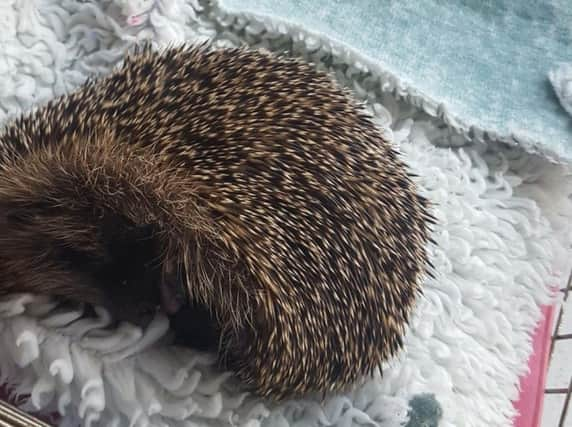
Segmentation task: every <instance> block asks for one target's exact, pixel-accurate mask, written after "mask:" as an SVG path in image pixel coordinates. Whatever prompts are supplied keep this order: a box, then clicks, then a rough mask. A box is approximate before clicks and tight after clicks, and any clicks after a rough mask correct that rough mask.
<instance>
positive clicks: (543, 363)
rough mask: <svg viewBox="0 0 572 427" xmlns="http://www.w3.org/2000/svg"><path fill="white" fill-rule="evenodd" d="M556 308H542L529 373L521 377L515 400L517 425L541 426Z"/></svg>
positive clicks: (518, 426)
mask: <svg viewBox="0 0 572 427" xmlns="http://www.w3.org/2000/svg"><path fill="white" fill-rule="evenodd" d="M554 310H555V307H554V306H544V307H543V308H542V314H543V316H542V320H541V322H540V323H539V324H538V326H537V327H536V330H535V331H534V336H533V341H532V346H533V348H532V354H531V355H530V358H529V360H528V366H529V373H528V374H527V375H525V376H523V377H521V379H520V396H519V400H518V401H517V402H514V407H515V409H516V410H517V412H518V415H517V416H516V418H515V420H514V426H515V427H540V422H541V420H542V406H543V403H544V387H545V385H546V374H547V371H548V360H549V358H550V342H551V341H550V340H551V336H552V335H551V331H552V321H553V319H554Z"/></svg>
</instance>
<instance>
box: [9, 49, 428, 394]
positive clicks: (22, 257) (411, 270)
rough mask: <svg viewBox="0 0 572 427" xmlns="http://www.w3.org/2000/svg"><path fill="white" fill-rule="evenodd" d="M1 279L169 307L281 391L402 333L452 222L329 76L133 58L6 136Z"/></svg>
mask: <svg viewBox="0 0 572 427" xmlns="http://www.w3.org/2000/svg"><path fill="white" fill-rule="evenodd" d="M0 222H1V224H2V227H1V229H0V230H1V231H0V271H1V272H2V277H1V279H0V295H6V294H11V293H16V292H17V293H21V292H31V293H36V294H47V295H52V296H56V297H60V298H63V299H70V300H73V301H79V302H84V303H88V304H94V305H103V306H106V307H108V308H109V309H110V311H111V312H112V313H115V314H116V315H118V316H119V317H120V318H121V317H122V316H123V317H124V318H132V319H133V318H137V317H138V316H141V315H143V314H145V313H148V312H150V311H152V310H154V309H155V308H156V307H157V306H160V307H161V308H162V310H164V311H165V312H166V313H167V314H168V315H169V316H170V317H171V319H172V321H173V324H174V325H175V326H176V328H175V329H177V328H180V330H181V331H182V332H181V336H183V337H184V339H185V342H186V343H187V344H189V345H191V346H196V347H198V348H205V349H212V350H214V351H216V352H217V354H218V357H219V360H220V363H221V365H222V366H224V367H225V368H228V369H231V370H233V371H234V372H235V373H236V374H237V376H238V377H239V378H240V379H241V380H242V381H243V383H244V384H245V385H247V386H248V387H249V388H250V389H252V390H254V391H255V392H257V393H259V394H260V395H263V396H270V397H272V398H275V399H281V398H285V397H291V396H296V395H300V394H304V393H308V392H322V393H325V392H332V391H338V390H342V389H344V388H346V387H347V386H349V385H351V384H353V383H355V382H356V381H359V380H360V379H361V378H363V377H365V376H367V375H369V374H371V373H372V372H373V371H374V370H375V369H377V368H378V367H379V365H380V364H381V363H382V362H383V361H385V360H387V359H389V358H390V357H392V356H393V355H395V354H396V352H397V351H398V350H399V349H400V348H401V347H402V340H403V336H404V332H405V328H406V326H407V323H408V318H409V316H410V313H411V310H412V307H413V306H414V303H415V301H416V299H417V297H418V295H419V294H420V291H421V282H422V280H423V277H424V275H425V274H426V273H427V271H428V269H429V262H428V254H427V248H426V245H427V242H428V241H429V227H430V224H431V223H433V218H432V216H431V214H430V213H429V209H428V203H427V201H426V200H425V199H424V198H423V197H422V196H420V195H419V194H418V191H417V189H416V186H415V185H414V183H413V181H412V179H411V178H410V175H408V172H407V170H406V167H405V165H404V163H403V162H402V161H401V160H400V159H399V157H398V155H397V153H396V151H395V150H394V148H392V146H391V144H390V143H389V142H388V141H387V140H385V139H384V137H383V136H382V134H381V133H380V131H379V130H378V129H377V128H376V126H375V125H374V124H373V122H372V120H371V118H370V117H369V116H368V114H367V113H366V112H365V111H364V110H363V109H362V107H361V106H360V105H359V104H358V103H357V102H356V101H354V100H353V99H352V97H351V95H350V94H349V93H348V92H347V91H346V90H344V89H342V88H340V87H339V86H338V85H337V84H336V83H335V82H334V81H333V79H331V78H330V77H329V76H328V75H327V74H325V73H322V72H319V71H317V70H315V69H314V68H313V67H312V66H310V65H308V64H305V63H303V62H301V61H298V60H294V59H290V58H286V57H279V56H274V55H272V54H270V53H266V52H259V51H250V50H247V49H242V48H241V49H219V48H213V47H210V46H208V45H201V46H184V47H177V48H169V49H165V50H163V51H160V52H155V51H153V50H152V49H150V48H144V49H141V50H139V51H137V52H136V53H134V54H130V55H128V56H127V57H126V59H125V61H124V63H123V64H122V66H120V67H119V68H117V69H116V70H114V71H113V72H112V73H110V74H109V75H108V76H105V77H103V78H98V79H94V80H91V81H88V82H87V83H86V84H85V85H83V86H82V87H81V88H79V89H78V90H77V91H75V92H73V93H71V94H68V95H66V96H63V97H61V98H58V99H56V100H53V101H51V102H49V103H48V104H46V105H44V106H42V107H41V108H39V109H38V110H36V111H35V112H32V113H30V114H27V115H25V116H22V117H20V118H18V119H16V120H14V121H13V122H12V123H10V124H9V125H8V126H7V127H6V128H5V129H4V130H3V132H2V133H0Z"/></svg>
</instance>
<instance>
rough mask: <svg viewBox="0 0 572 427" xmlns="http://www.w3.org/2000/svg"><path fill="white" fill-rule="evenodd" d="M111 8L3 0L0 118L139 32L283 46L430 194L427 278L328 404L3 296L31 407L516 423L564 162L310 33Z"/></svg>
mask: <svg viewBox="0 0 572 427" xmlns="http://www.w3.org/2000/svg"><path fill="white" fill-rule="evenodd" d="M120 12H121V10H120V7H119V5H118V4H116V3H114V2H112V1H94V0H85V1H72V0H62V1H60V0H37V1H34V0H2V1H0V21H1V22H0V76H1V78H0V121H2V122H4V121H6V120H9V119H10V118H11V117H14V115H16V114H17V113H19V112H21V111H24V110H29V109H30V108H32V107H33V106H34V105H37V104H38V103H43V102H45V101H47V100H48V99H50V98H52V97H53V96H55V95H58V94H62V93H64V92H66V91H69V90H72V89H73V88H74V87H77V86H78V85H80V84H81V83H82V82H83V81H84V80H85V79H86V78H87V77H88V76H89V75H93V74H101V73H106V72H108V71H109V70H110V69H111V68H112V67H113V66H114V65H116V64H117V63H118V61H120V59H121V55H122V53H123V51H124V49H125V48H127V47H128V46H129V45H131V44H133V43H134V42H136V41H137V40H138V39H142V38H151V39H153V40H154V41H156V42H157V43H158V44H165V43H177V42H181V41H185V40H197V41H198V40H201V39H204V38H211V39H214V40H216V41H217V42H218V43H223V44H233V43H234V44H236V43H242V42H245V43H248V44H250V45H252V46H257V47H265V48H267V49H270V50H274V51H283V50H287V51H289V52H290V53H292V54H295V55H300V56H303V57H305V58H306V59H308V60H310V61H312V62H314V63H316V64H317V66H318V67H321V68H324V69H328V70H330V71H331V72H333V73H334V74H335V76H336V77H337V78H338V79H339V80H340V81H341V82H342V83H344V84H346V85H349V86H350V87H352V88H353V89H354V90H355V93H356V96H357V97H359V98H361V99H363V100H365V101H366V102H367V105H368V108H370V109H371V110H372V111H373V112H374V114H375V116H376V118H377V120H378V122H379V124H380V125H381V126H384V127H386V129H387V132H388V133H390V132H391V133H392V134H393V137H394V141H395V144H397V145H398V146H399V147H400V150H401V152H402V153H403V156H404V158H405V160H406V161H407V163H408V164H409V165H410V167H411V168H412V169H413V171H414V172H416V173H417V174H418V175H419V178H418V180H419V183H420V185H421V187H422V188H423V191H424V193H425V194H426V195H427V197H429V198H430V199H431V200H432V201H433V202H434V203H435V204H436V209H435V214H436V216H437V218H438V222H439V223H438V226H437V227H436V230H435V234H434V238H435V240H436V242H437V245H436V246H435V247H433V248H432V251H431V254H432V262H433V264H434V265H435V269H436V273H437V274H436V277H435V279H431V280H428V281H427V283H426V285H425V295H424V297H423V298H422V300H421V302H420V304H419V306H418V307H417V310H416V313H415V316H414V319H413V321H412V325H411V329H410V331H409V333H408V336H407V339H406V351H405V352H403V354H402V355H401V357H400V358H399V360H395V361H392V362H391V363H390V364H388V366H387V367H386V369H385V370H384V375H383V378H379V377H376V378H373V379H372V380H370V381H368V382H367V383H366V384H365V385H363V386H360V387H358V388H357V389H356V390H355V391H354V392H352V393H349V394H347V395H342V396H329V397H328V398H327V399H326V400H325V401H323V402H322V401H321V400H319V399H314V398H310V397H309V398H307V399H305V400H300V401H292V402H285V403H282V404H280V405H272V404H270V403H269V402H265V401H261V400H259V399H257V398H255V397H252V396H246V395H245V394H243V393H241V392H240V389H239V388H238V387H237V384H236V383H235V381H234V380H233V378H232V377H231V376H230V375H229V374H228V373H222V372H219V371H217V370H216V369H214V368H213V364H212V357H211V356H209V355H205V354H199V353H196V352H192V351H190V350H184V349H180V348H174V347H172V346H170V345H169V336H168V333H167V330H168V324H167V320H166V319H165V318H163V317H157V318H156V319H155V320H154V322H153V323H152V324H151V325H149V327H148V328H147V329H146V330H144V331H141V330H139V329H137V328H135V327H133V326H130V325H126V324H123V325H120V326H119V327H117V328H114V327H108V326H109V325H110V319H109V318H108V316H107V314H106V313H105V311H103V310H99V311H98V314H99V316H100V317H99V318H97V319H85V318H82V310H81V308H74V307H58V306H56V304H55V303H53V302H51V301H48V300H45V299H41V298H33V297H30V296H16V297H14V298H13V299H11V300H9V301H5V302H2V303H0V341H1V343H0V375H1V376H2V378H1V379H2V381H0V382H4V381H9V382H14V383H15V384H16V385H17V391H18V393H22V394H26V393H31V399H30V400H29V402H28V403H27V407H28V408H29V409H30V410H41V411H42V412H44V413H47V412H50V411H57V412H59V413H61V414H62V415H63V421H62V424H63V425H77V424H83V425H102V426H108V425H111V426H113V425H115V426H124V425H125V426H128V425H133V426H161V425H173V426H179V425H180V426H194V425H229V424H234V425H251V426H255V425H260V424H263V425H271V426H288V425H292V426H294V425H296V426H306V425H323V426H326V425H343V426H349V425H371V426H383V427H393V426H399V425H403V424H404V423H406V422H407V419H408V411H409V405H408V402H409V400H410V399H411V397H413V396H415V395H418V394H420V393H426V392H428V393H433V394H434V395H435V396H436V398H437V400H438V402H439V403H440V405H441V407H442V409H443V418H442V421H441V424H440V425H442V426H446V427H449V426H509V425H511V423H510V420H511V417H512V416H513V415H514V410H513V408H512V404H511V400H512V399H514V398H516V397H517V394H518V390H517V384H518V377H519V375H520V374H522V373H523V372H524V371H525V369H526V360H527V358H528V355H529V352H530V337H529V334H530V333H531V331H532V328H533V327H534V325H535V323H536V322H537V321H538V319H539V316H540V310H539V305H540V304H541V303H543V302H547V301H549V300H550V291H549V287H550V286H558V285H560V284H561V282H562V280H561V279H562V276H561V275H559V274H560V273H563V272H564V271H563V270H562V269H564V268H565V267H567V265H566V263H565V261H566V260H567V259H568V257H569V255H570V254H569V253H567V252H566V251H565V250H564V249H563V246H562V243H563V242H564V243H566V242H570V241H571V234H570V228H569V224H570V223H571V222H570V220H571V218H570V217H571V216H572V205H571V203H570V200H569V199H568V194H569V193H570V189H571V188H572V180H571V178H570V176H569V174H568V175H567V171H566V170H565V169H564V167H563V166H554V165H551V164H549V163H548V162H547V161H545V160H543V159H541V158H536V157H532V156H530V155H527V154H525V153H523V152H521V151H518V150H515V149H508V148H505V147H500V146H496V145H495V146H487V145H485V144H483V143H479V144H469V145H467V144H466V141H464V140H462V139H459V137H458V136H456V135H454V134H452V133H451V131H450V130H447V128H446V127H444V126H440V125H441V124H440V123H439V122H436V121H434V120H431V119H429V118H428V117H427V116H425V115H424V114H423V113H422V112H419V111H418V110H416V109H415V108H414V107H412V106H409V105H408V104H407V100H401V101H397V100H395V99H394V98H392V97H390V96H388V95H383V96H382V95H381V91H380V90H379V89H380V87H381V85H383V84H384V82H383V79H382V76H377V75H374V74H371V73H368V72H367V70H365V69H364V67H362V66H360V64H357V63H356V62H355V60H354V58H352V57H351V56H350V55H348V54H346V53H345V52H332V51H331V49H330V48H329V47H328V45H327V43H323V42H322V41H317V40H305V39H304V37H302V36H301V35H300V34H293V33H287V32H285V31H282V29H280V28H271V27H265V26H263V25H261V24H253V23H249V22H247V21H246V20H244V19H243V20H236V19H229V18H224V19H217V16H215V15H213V14H212V13H211V11H210V9H209V8H208V5H207V7H206V8H205V9H204V10H203V9H202V8H201V7H200V6H199V5H198V4H195V3H194V2H192V1H190V2H189V1H185V0H164V1H159V2H158V3H157V5H156V7H155V9H154V10H153V11H152V12H151V15H150V19H149V21H148V22H147V23H146V24H144V25H143V26H141V27H138V28H133V27H128V26H127V25H126V24H125V17H124V16H122V15H121V13H120ZM218 18H220V17H218ZM390 129H391V130H390ZM460 144H463V145H464V147H463V148H455V149H451V148H438V146H443V145H453V146H455V145H460Z"/></svg>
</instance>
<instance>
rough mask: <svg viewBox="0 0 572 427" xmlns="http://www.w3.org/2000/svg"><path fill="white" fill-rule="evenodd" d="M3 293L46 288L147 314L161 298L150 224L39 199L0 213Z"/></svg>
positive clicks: (137, 317)
mask: <svg viewBox="0 0 572 427" xmlns="http://www.w3.org/2000/svg"><path fill="white" fill-rule="evenodd" d="M0 218H1V220H0V221H1V223H2V224H1V225H2V227H1V228H2V233H1V234H0V271H2V272H3V273H4V274H3V276H4V277H3V283H2V284H0V293H10V292H11V291H13V290H15V289H17V291H18V292H34V293H47V294H50V295H56V296H60V297H64V298H66V299H69V300H73V301H77V302H84V303H89V304H101V305H103V306H105V307H106V308H108V309H109V310H110V311H111V312H112V314H114V315H115V317H116V318H118V319H121V320H130V321H136V322H140V321H142V320H143V321H144V320H145V317H146V316H148V315H150V314H151V313H152V312H153V311H154V309H155V308H156V306H157V304H158V303H159V289H158V283H159V281H160V277H161V275H160V271H159V268H158V266H157V265H156V263H154V260H156V259H157V252H156V241H155V240H154V239H153V228H152V227H151V226H133V225H132V224H128V223H127V221H125V220H122V219H119V218H107V217H103V218H98V219H95V218H90V216H89V215H86V214H85V213H79V212H73V211H70V212H66V211H65V210H62V209H52V208H47V207H40V206H37V207H35V208H33V207H30V206H28V207H26V209H15V208H14V207H11V208H5V209H4V214H3V215H1V216H0Z"/></svg>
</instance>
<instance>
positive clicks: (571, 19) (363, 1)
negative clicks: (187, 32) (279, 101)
mask: <svg viewBox="0 0 572 427" xmlns="http://www.w3.org/2000/svg"><path fill="white" fill-rule="evenodd" d="M218 3H219V6H220V7H221V9H222V10H225V11H226V12H229V13H233V14H234V13H246V14H248V15H250V16H254V17H258V18H265V19H267V18H271V19H273V20H275V21H278V20H279V21H286V22H287V23H290V24H295V25H297V26H300V27H301V28H302V29H303V30H304V31H307V32H309V33H313V34H318V35H320V36H321V37H322V38H327V39H330V40H334V41H336V42H337V43H340V44H343V45H345V46H347V47H349V48H351V49H352V50H354V51H355V52H356V53H358V54H359V55H362V56H364V57H366V58H368V59H369V60H370V61H373V62H374V63H375V64H377V65H379V67H380V68H381V69H382V70H384V71H387V72H389V73H390V74H392V75H393V76H395V77H397V78H398V79H399V81H400V82H402V83H405V84H406V85H407V86H408V87H409V88H411V89H414V90H415V93H420V94H421V97H422V99H423V100H424V101H427V102H428V103H429V104H433V105H434V106H435V105H440V104H442V105H444V106H445V109H446V111H447V112H448V113H447V114H448V115H449V116H450V118H453V119H456V121H458V123H460V124H461V125H460V126H459V127H460V128H462V129H463V130H465V131H469V130H470V129H471V128H473V129H474V130H477V131H486V132H489V133H491V134H492V135H493V138H494V139H501V140H517V141H518V142H520V143H522V144H525V145H526V146H527V148H531V147H535V148H540V149H541V150H543V151H545V152H546V153H551V154H552V155H553V156H556V157H559V158H560V159H566V160H572V117H571V116H569V115H568V114H567V113H566V111H565V110H564V109H563V108H562V106H561V105H560V103H559V102H558V98H557V97H556V95H555V93H554V90H553V88H552V86H551V85H550V82H549V79H548V74H549V72H550V71H551V70H552V69H553V68H555V67H557V66H558V64H559V63H560V62H570V61H572V0H540V1H535V0H395V1H391V0H280V1H276V0H219V2H218ZM432 108H433V107H432ZM440 111H443V110H440Z"/></svg>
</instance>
